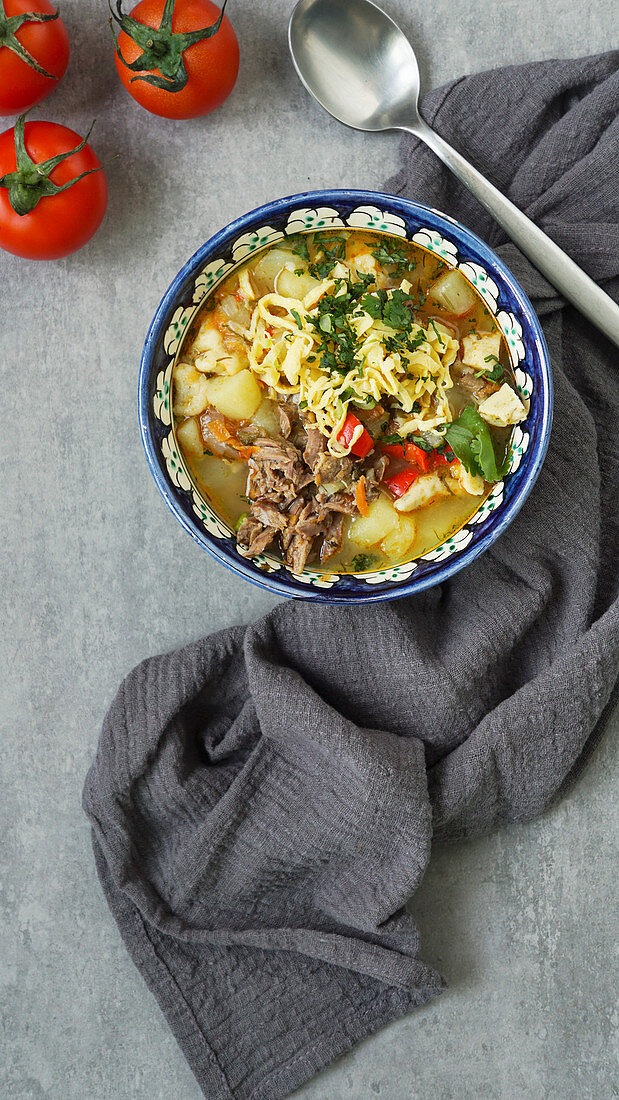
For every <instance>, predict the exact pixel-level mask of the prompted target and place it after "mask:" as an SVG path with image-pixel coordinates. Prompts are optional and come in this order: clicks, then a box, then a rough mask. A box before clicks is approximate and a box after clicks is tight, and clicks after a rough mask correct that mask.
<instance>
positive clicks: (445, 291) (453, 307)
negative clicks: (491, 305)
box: [428, 270, 477, 317]
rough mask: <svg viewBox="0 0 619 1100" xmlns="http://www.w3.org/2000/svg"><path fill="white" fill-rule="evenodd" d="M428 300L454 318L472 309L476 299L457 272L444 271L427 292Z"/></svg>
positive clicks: (469, 286)
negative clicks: (435, 303)
mask: <svg viewBox="0 0 619 1100" xmlns="http://www.w3.org/2000/svg"><path fill="white" fill-rule="evenodd" d="M428 294H429V296H430V298H433V299H434V301H435V302H438V303H439V305H441V306H443V308H444V309H446V310H447V312H448V313H452V314H453V316H454V317H463V316H464V314H465V313H468V312H469V310H471V309H472V308H473V306H474V305H475V302H476V301H477V297H476V294H475V291H474V290H473V288H472V286H471V285H470V284H469V283H467V281H466V279H465V278H464V275H462V274H461V273H460V272H459V271H454V270H452V271H445V272H444V273H443V275H441V276H440V277H439V278H438V279H437V280H436V282H435V283H432V286H431V287H430V288H429V290H428Z"/></svg>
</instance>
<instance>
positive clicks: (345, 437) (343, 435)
mask: <svg viewBox="0 0 619 1100" xmlns="http://www.w3.org/2000/svg"><path fill="white" fill-rule="evenodd" d="M362 427H363V425H362V423H361V421H360V420H358V419H357V417H356V416H355V414H354V413H351V412H349V413H347V414H346V419H345V421H344V423H343V424H342V427H341V428H340V430H339V432H338V433H337V437H336V438H337V441H338V443H341V444H342V445H343V446H344V447H349V446H350V441H351V439H352V437H353V435H354V434H355V429H356V428H362ZM373 446H374V440H373V439H372V436H371V435H370V433H369V432H368V430H367V428H363V431H362V432H361V434H360V435H359V437H358V439H356V440H355V442H354V443H353V445H352V447H350V453H351V454H353V455H356V456H357V458H365V457H366V456H367V455H369V453H370V451H371V450H372V448H373Z"/></svg>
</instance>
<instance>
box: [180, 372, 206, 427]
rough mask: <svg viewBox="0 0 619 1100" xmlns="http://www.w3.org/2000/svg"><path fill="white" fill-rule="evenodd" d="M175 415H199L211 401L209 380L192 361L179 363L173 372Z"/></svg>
mask: <svg viewBox="0 0 619 1100" xmlns="http://www.w3.org/2000/svg"><path fill="white" fill-rule="evenodd" d="M172 383H173V386H172V393H173V397H174V415H175V416H198V415H199V414H200V413H201V412H204V410H205V408H206V406H207V405H208V403H209V397H208V382H207V380H206V378H205V377H204V375H203V374H200V372H199V371H197V370H196V368H195V367H194V366H193V365H192V364H191V363H177V364H176V366H175V368H174V370H173V372H172Z"/></svg>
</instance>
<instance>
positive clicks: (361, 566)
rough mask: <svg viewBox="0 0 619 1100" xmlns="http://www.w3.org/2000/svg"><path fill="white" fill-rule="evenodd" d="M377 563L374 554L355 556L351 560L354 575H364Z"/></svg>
mask: <svg viewBox="0 0 619 1100" xmlns="http://www.w3.org/2000/svg"><path fill="white" fill-rule="evenodd" d="M377 561H378V558H377V557H376V555H375V554H356V555H355V557H354V558H353V560H352V567H353V570H354V572H355V573H366V572H367V571H368V570H369V569H371V568H372V566H373V565H374V564H375V563H376V562H377Z"/></svg>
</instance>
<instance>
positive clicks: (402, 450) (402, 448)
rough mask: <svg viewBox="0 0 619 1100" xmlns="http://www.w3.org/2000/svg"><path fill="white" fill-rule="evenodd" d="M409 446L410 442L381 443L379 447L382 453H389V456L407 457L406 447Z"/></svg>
mask: <svg viewBox="0 0 619 1100" xmlns="http://www.w3.org/2000/svg"><path fill="white" fill-rule="evenodd" d="M407 447H410V443H381V444H380V449H381V451H382V453H383V454H385V455H389V457H390V458H407V457H408V455H407V454H406V448H407Z"/></svg>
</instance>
